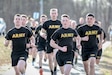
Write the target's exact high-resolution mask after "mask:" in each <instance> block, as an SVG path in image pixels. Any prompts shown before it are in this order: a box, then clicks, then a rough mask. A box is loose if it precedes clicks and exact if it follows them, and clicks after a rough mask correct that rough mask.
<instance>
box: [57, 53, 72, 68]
mask: <svg viewBox="0 0 112 75" xmlns="http://www.w3.org/2000/svg"><path fill="white" fill-rule="evenodd" d="M73 59H74V52H73V51H72V52H71V53H68V54H66V53H64V54H63V53H60V52H59V51H58V52H57V53H56V60H57V63H58V65H59V66H64V65H65V64H72V65H73Z"/></svg>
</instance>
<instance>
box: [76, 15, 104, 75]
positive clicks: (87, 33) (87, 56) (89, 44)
mask: <svg viewBox="0 0 112 75" xmlns="http://www.w3.org/2000/svg"><path fill="white" fill-rule="evenodd" d="M94 21H95V17H94V15H93V14H91V13H89V14H87V16H86V23H87V24H85V25H83V26H81V27H80V28H78V30H77V31H78V33H79V35H80V37H81V39H82V42H81V44H82V60H83V64H84V69H85V72H86V75H94V74H95V69H94V68H95V67H94V64H95V62H96V53H97V50H98V45H97V35H100V38H101V39H100V40H99V49H100V48H101V47H102V30H101V28H100V27H99V26H97V25H94Z"/></svg>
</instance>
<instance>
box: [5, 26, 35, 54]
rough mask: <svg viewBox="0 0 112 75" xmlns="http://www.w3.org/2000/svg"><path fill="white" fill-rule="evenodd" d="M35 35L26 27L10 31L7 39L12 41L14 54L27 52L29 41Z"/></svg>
mask: <svg viewBox="0 0 112 75" xmlns="http://www.w3.org/2000/svg"><path fill="white" fill-rule="evenodd" d="M32 35H33V33H31V31H29V30H28V29H27V28H25V27H21V28H20V29H17V28H13V29H11V30H9V31H8V33H7V35H6V36H5V38H6V39H7V40H12V51H13V52H18V53H21V52H24V51H25V50H26V43H27V39H28V38H30V37H31V36H32Z"/></svg>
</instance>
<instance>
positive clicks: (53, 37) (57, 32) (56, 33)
mask: <svg viewBox="0 0 112 75" xmlns="http://www.w3.org/2000/svg"><path fill="white" fill-rule="evenodd" d="M59 37H60V34H59V31H55V32H54V33H53V34H52V35H51V39H53V40H54V41H56V40H57V39H58V38H59Z"/></svg>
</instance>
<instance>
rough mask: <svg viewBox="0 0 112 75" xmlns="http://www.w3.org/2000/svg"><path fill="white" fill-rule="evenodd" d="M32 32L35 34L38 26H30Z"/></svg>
mask: <svg viewBox="0 0 112 75" xmlns="http://www.w3.org/2000/svg"><path fill="white" fill-rule="evenodd" d="M30 28H31V30H32V32H33V35H35V30H36V27H30Z"/></svg>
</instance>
